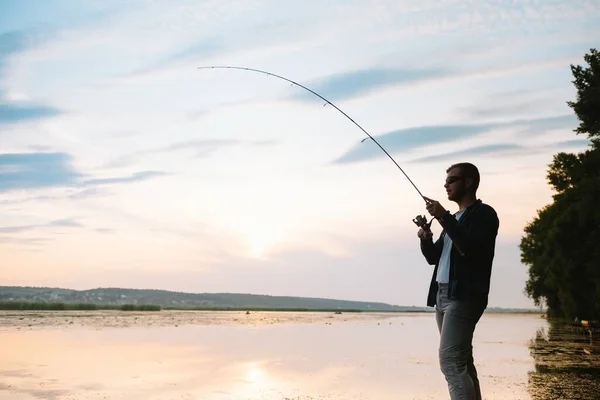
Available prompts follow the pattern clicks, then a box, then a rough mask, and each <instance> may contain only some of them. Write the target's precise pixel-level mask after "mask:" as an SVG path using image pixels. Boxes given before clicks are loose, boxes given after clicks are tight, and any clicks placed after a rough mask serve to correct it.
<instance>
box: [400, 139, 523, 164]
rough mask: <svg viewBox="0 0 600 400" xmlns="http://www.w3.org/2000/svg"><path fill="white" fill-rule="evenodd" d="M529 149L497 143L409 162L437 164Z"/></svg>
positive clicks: (512, 144) (511, 144)
mask: <svg viewBox="0 0 600 400" xmlns="http://www.w3.org/2000/svg"><path fill="white" fill-rule="evenodd" d="M526 150H527V147H524V146H520V145H518V144H514V143H496V144H488V145H483V146H476V147H470V148H467V149H464V150H459V151H453V152H449V153H443V154H436V155H432V156H427V157H421V158H417V159H414V160H410V161H408V162H412V163H426V162H435V161H444V160H451V159H458V158H461V157H474V156H481V155H492V154H498V153H501V154H504V153H507V152H519V151H526Z"/></svg>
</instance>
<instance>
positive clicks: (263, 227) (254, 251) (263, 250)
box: [240, 218, 282, 258]
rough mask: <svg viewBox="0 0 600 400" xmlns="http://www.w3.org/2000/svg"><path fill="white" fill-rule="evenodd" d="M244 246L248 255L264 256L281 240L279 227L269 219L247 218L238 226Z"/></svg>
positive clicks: (254, 256)
mask: <svg viewBox="0 0 600 400" xmlns="http://www.w3.org/2000/svg"><path fill="white" fill-rule="evenodd" d="M240 228H241V230H242V235H243V242H244V246H245V247H246V249H247V251H248V253H249V256H250V257H253V258H266V257H267V256H268V254H269V252H270V251H271V250H273V248H274V247H275V246H276V245H277V244H278V243H279V242H280V241H281V238H282V235H281V228H279V227H277V226H276V225H275V224H274V223H273V222H271V221H259V220H257V219H255V218H248V219H246V220H245V221H243V223H242V224H241V226H240Z"/></svg>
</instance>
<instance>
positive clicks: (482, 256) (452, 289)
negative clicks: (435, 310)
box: [421, 200, 500, 307]
mask: <svg viewBox="0 0 600 400" xmlns="http://www.w3.org/2000/svg"><path fill="white" fill-rule="evenodd" d="M438 221H439V223H440V225H441V226H442V228H443V230H442V233H441V234H440V237H439V238H438V240H437V241H436V242H435V243H434V242H433V240H432V239H422V240H421V252H422V253H423V256H425V259H426V260H427V262H428V263H429V264H430V265H435V268H434V270H433V276H432V277H431V284H430V286H429V293H428V296H427V306H428V307H433V306H435V303H436V293H437V290H438V284H437V280H436V276H437V269H438V265H439V261H440V256H441V255H442V249H443V247H444V235H448V236H449V237H450V239H452V243H453V245H452V251H451V253H450V281H449V287H448V297H449V298H450V299H454V300H463V301H470V302H477V303H478V304H481V305H483V306H484V307H487V303H488V294H489V291H490V278H491V274H492V263H493V260H494V252H495V248H496V236H497V235H498V227H499V225H500V221H499V219H498V215H497V214H496V211H495V210H494V209H493V208H492V207H490V206H489V205H487V204H485V203H483V202H482V201H481V200H477V201H475V203H473V204H471V205H470V206H469V207H468V208H467V209H466V210H465V212H464V214H463V216H462V218H461V219H460V222H459V221H457V220H456V218H455V217H454V216H453V215H451V214H450V213H449V212H448V213H446V214H445V215H444V216H443V217H442V218H440V219H439V220H438ZM459 249H460V250H459Z"/></svg>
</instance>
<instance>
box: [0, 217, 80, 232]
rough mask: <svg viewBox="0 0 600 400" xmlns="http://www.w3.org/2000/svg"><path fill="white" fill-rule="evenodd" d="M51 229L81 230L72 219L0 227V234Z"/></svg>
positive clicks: (77, 223) (78, 224)
mask: <svg viewBox="0 0 600 400" xmlns="http://www.w3.org/2000/svg"><path fill="white" fill-rule="evenodd" d="M52 227H61V228H82V227H83V225H81V224H80V223H79V222H77V221H75V220H74V219H59V220H54V221H50V222H48V223H45V224H30V225H16V226H0V233H19V232H24V231H30V230H34V229H40V228H52Z"/></svg>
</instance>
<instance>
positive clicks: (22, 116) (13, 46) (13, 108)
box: [0, 31, 61, 125]
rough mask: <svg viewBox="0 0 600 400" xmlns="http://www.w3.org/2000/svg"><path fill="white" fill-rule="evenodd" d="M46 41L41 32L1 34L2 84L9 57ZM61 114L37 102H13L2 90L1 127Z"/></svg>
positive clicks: (0, 94) (0, 70)
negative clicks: (41, 41)
mask: <svg viewBox="0 0 600 400" xmlns="http://www.w3.org/2000/svg"><path fill="white" fill-rule="evenodd" d="M40 40H44V39H43V38H42V37H40V32H34V31H10V32H5V33H2V34H0V83H1V81H2V79H3V75H4V68H5V65H6V61H7V59H8V58H9V57H11V56H12V55H14V54H17V53H19V52H21V51H23V50H25V49H27V48H29V47H30V46H32V45H34V44H36V43H38V42H39V41H40ZM58 114H61V111H60V110H58V109H57V108H55V107H51V106H45V105H41V104H36V103H35V102H11V101H9V99H7V98H6V95H5V94H4V92H3V91H1V90H0V125H1V124H11V123H17V122H21V121H29V120H36V119H40V118H45V117H53V116H56V115H58Z"/></svg>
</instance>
